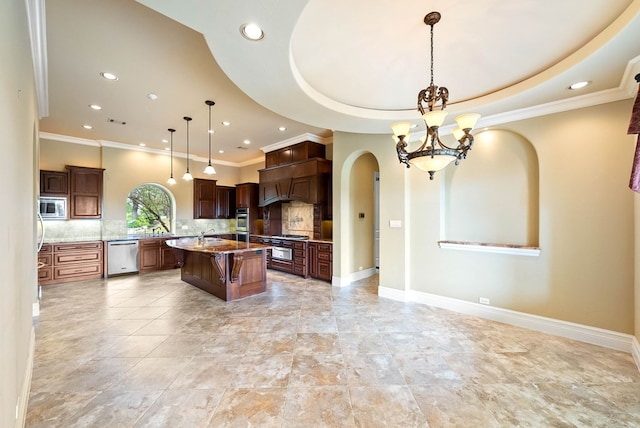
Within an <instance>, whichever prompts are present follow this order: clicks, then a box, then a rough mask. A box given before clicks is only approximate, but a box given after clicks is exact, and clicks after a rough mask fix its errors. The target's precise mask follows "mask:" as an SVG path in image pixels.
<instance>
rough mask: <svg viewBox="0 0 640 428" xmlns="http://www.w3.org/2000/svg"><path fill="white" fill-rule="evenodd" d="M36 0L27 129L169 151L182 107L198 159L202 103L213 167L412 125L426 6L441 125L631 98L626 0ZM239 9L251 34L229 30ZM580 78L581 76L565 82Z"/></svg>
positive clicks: (630, 1) (633, 61)
mask: <svg viewBox="0 0 640 428" xmlns="http://www.w3.org/2000/svg"><path fill="white" fill-rule="evenodd" d="M46 9H47V10H46V27H47V28H46V37H47V55H48V88H49V91H48V104H49V114H48V116H47V117H44V118H43V119H42V121H41V125H40V129H41V132H43V133H44V134H43V136H46V137H49V138H57V139H75V138H81V139H84V140H90V141H94V142H96V143H98V144H101V145H106V146H109V145H110V146H115V147H125V148H134V149H137V150H151V151H161V152H165V148H168V144H167V143H166V142H163V141H162V140H163V139H164V140H168V139H169V132H168V131H167V129H168V128H175V129H176V130H177V132H176V133H175V135H174V150H175V151H176V152H180V153H184V152H185V151H186V122H185V121H184V120H183V117H184V116H190V117H192V118H193V121H191V123H190V141H189V147H190V156H191V157H192V158H193V157H195V158H196V159H199V160H205V161H206V159H207V158H208V156H209V154H208V135H209V134H208V133H207V129H208V107H207V106H206V104H205V100H213V101H214V102H215V103H216V104H215V106H214V107H213V108H212V110H211V112H212V128H213V129H214V131H215V132H214V133H213V134H211V142H212V154H211V156H212V158H213V162H214V165H215V164H227V165H235V166H242V165H247V164H250V163H252V162H255V161H256V160H258V159H260V160H262V159H263V156H262V154H263V153H262V151H261V150H269V149H273V148H276V147H278V146H284V145H287V144H291V143H294V142H298V141H304V140H308V139H311V140H313V141H318V142H330V141H331V139H330V137H331V135H332V132H333V131H345V132H358V133H377V134H383V133H389V134H390V133H391V131H390V128H389V125H390V124H391V123H393V122H396V121H398V120H410V121H413V122H415V123H416V124H419V126H421V127H422V129H424V124H420V123H419V122H420V120H419V115H418V112H417V110H416V99H417V93H418V92H419V91H420V90H421V89H423V88H425V87H426V86H428V84H429V27H428V26H426V25H425V24H424V23H423V18H424V15H426V13H428V12H431V11H433V10H437V11H439V12H440V13H441V14H442V19H441V21H440V22H439V23H438V24H436V25H435V27H434V83H435V84H436V85H439V86H446V87H447V88H448V89H449V92H450V103H449V106H448V108H447V110H448V111H449V112H450V118H449V119H447V121H446V122H445V126H444V127H443V128H444V131H446V130H447V128H448V127H449V128H450V126H449V125H448V124H449V123H452V122H453V119H452V117H453V116H454V115H455V114H458V113H464V112H477V113H481V114H482V116H483V117H482V118H481V120H480V122H479V124H478V126H481V127H489V126H496V125H499V124H500V123H504V122H507V121H511V120H517V119H522V118H527V117H533V116H538V115H542V114H548V113H554V112H558V111H563V110H569V109H572V108H578V107H584V106H588V105H595V104H600V103H604V102H610V101H616V100H620V99H625V98H631V97H633V96H634V95H635V91H636V89H637V85H636V83H635V81H634V80H633V76H634V75H635V74H637V73H638V72H640V43H638V40H640V0H590V1H589V2H585V1H583V0H563V1H557V0H521V1H517V2H504V1H500V0H475V1H472V0H467V1H464V0H457V1H455V0H450V1H446V2H445V1H442V0H440V1H438V0H421V1H416V0H376V1H373V2H372V1H364V0H360V1H357V0H354V1H344V0H268V1H267V0H242V1H237V0H215V1H203V0H181V1H179V2H177V1H175V0H138V1H134V0H101V1H87V0H47V2H46ZM248 22H255V23H257V24H258V25H260V26H261V27H262V29H263V30H264V32H265V37H264V38H263V39H262V40H260V41H257V42H255V41H249V40H246V39H245V38H243V37H242V36H241V35H240V31H239V29H240V26H241V25H242V24H245V23H248ZM104 71H109V72H112V73H114V74H116V75H117V76H118V77H119V79H118V80H117V81H107V80H105V79H103V78H102V77H101V76H100V73H101V72H104ZM582 80H584V81H589V82H590V85H589V86H587V87H585V88H583V89H580V90H569V89H568V87H569V85H570V84H572V83H574V82H577V81H582ZM149 93H155V94H157V95H158V99H157V100H155V101H154V100H150V99H149V98H147V95H148V94H149ZM90 104H98V105H100V106H102V110H99V111H94V110H92V109H90V108H89V105H90ZM222 121H229V122H230V123H231V125H229V126H223V125H222V124H221V122H222ZM121 122H126V124H121ZM85 124H88V125H91V126H93V129H91V130H86V129H84V128H83V125H85ZM279 127H285V128H286V130H284V131H280V130H278V128H279ZM419 130H420V128H418V131H419ZM70 137H71V138H70ZM245 140H249V141H250V144H245V143H244V141H245ZM390 141H391V140H390ZM141 143H142V144H145V147H144V148H142V147H141V146H140V144H141ZM390 147H393V146H392V145H390ZM220 150H223V151H224V153H219V151H220ZM390 150H393V148H390Z"/></svg>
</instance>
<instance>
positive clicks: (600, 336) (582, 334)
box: [378, 287, 640, 367]
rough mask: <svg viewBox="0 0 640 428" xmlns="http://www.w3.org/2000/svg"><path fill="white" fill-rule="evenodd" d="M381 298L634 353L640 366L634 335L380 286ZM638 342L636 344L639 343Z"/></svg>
mask: <svg viewBox="0 0 640 428" xmlns="http://www.w3.org/2000/svg"><path fill="white" fill-rule="evenodd" d="M378 295H379V296H380V297H385V298H389V299H393V300H399V301H402V302H416V303H422V304H425V305H429V306H434V307H437V308H442V309H448V310H450V311H454V312H458V313H463V314H467V315H473V316H477V317H480V318H484V319H490V320H492V321H498V322H502V323H505V324H509V325H514V326H517V327H523V328H528V329H530V330H535V331H540V332H543V333H548V334H553V335H556V336H560V337H565V338H567V339H574V340H579V341H581V342H586V343H591V344H593V345H598V346H603V347H606V348H611V349H616V350H618V351H624V352H628V353H631V352H632V351H634V352H636V353H637V355H635V354H634V359H635V360H636V364H638V365H639V367H640V364H639V362H640V345H637V346H636V348H635V349H634V346H633V345H634V343H633V340H634V339H635V337H634V336H632V335H629V334H624V333H618V332H615V331H611V330H605V329H601V328H597V327H591V326H586V325H582V324H576V323H572V322H568V321H562V320H557V319H554V318H547V317H542V316H539V315H532V314H527V313H524V312H517V311H512V310H510V309H503V308H498V307H495V306H487V305H481V304H479V303H473V302H467V301H464V300H459V299H454V298H451V297H444V296H438V295H435V294H429V293H423V292H419V291H414V290H409V291H407V292H405V291H402V290H395V289H389V288H384V287H380V288H379V289H378ZM637 343H638V342H637V339H636V340H635V344H637Z"/></svg>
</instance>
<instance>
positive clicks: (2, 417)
mask: <svg viewBox="0 0 640 428" xmlns="http://www.w3.org/2000/svg"><path fill="white" fill-rule="evenodd" d="M27 28H28V26H27V20H26V11H25V2H24V1H20V0H5V1H2V2H0V57H1V58H3V61H2V67H1V69H0V124H2V156H1V157H0V182H1V183H2V196H3V198H4V200H5V201H10V206H5V207H4V209H2V210H0V243H2V244H1V245H0V271H1V272H2V281H0V326H1V333H0V426H2V427H12V426H19V425H21V422H20V423H18V422H16V419H15V418H16V410H17V411H18V412H19V413H20V414H21V415H24V412H25V410H26V409H25V406H26V398H27V394H28V388H29V384H28V380H29V379H30V368H31V364H32V358H33V354H32V350H33V349H32V348H31V346H32V345H33V342H32V340H33V336H32V334H33V333H32V331H33V328H32V318H31V316H32V305H33V303H34V302H36V301H37V294H36V284H37V274H36V263H35V261H36V245H35V243H36V227H37V225H36V189H37V186H38V181H37V179H36V177H37V172H36V171H37V150H38V143H37V138H36V136H37V135H38V134H37V133H38V115H37V110H36V101H35V88H34V74H33V66H32V60H31V50H30V45H29V36H28V30H27ZM21 400H24V401H21Z"/></svg>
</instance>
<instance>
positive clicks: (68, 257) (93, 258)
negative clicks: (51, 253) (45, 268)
mask: <svg viewBox="0 0 640 428" xmlns="http://www.w3.org/2000/svg"><path fill="white" fill-rule="evenodd" d="M101 261H102V252H99V251H92V252H84V253H69V254H66V253H63V254H58V253H56V254H55V257H54V261H53V264H54V265H55V266H59V265H68V264H73V263H85V262H101Z"/></svg>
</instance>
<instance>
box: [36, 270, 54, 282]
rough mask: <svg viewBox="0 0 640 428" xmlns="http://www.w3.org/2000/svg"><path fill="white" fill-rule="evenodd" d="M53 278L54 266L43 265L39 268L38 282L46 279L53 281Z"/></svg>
mask: <svg viewBox="0 0 640 428" xmlns="http://www.w3.org/2000/svg"><path fill="white" fill-rule="evenodd" d="M52 279H53V268H52V267H50V266H49V267H42V268H40V269H38V282H39V283H42V282H45V281H51V280H52Z"/></svg>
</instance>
